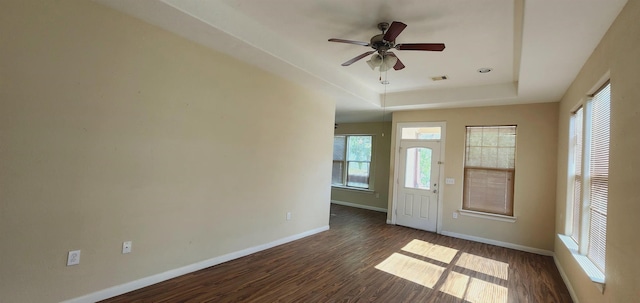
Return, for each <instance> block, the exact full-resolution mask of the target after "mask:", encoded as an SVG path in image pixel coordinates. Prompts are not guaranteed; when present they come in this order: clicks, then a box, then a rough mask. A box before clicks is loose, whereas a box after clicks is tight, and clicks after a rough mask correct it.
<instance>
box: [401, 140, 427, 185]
mask: <svg viewBox="0 0 640 303" xmlns="http://www.w3.org/2000/svg"><path fill="white" fill-rule="evenodd" d="M406 159H407V162H406V164H405V165H406V166H405V178H404V186H405V187H406V188H415V189H425V190H429V189H431V149H430V148H425V147H411V148H407V154H406Z"/></svg>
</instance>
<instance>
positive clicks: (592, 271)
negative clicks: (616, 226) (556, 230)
mask: <svg viewBox="0 0 640 303" xmlns="http://www.w3.org/2000/svg"><path fill="white" fill-rule="evenodd" d="M558 238H559V239H560V241H562V243H563V244H564V246H566V247H567V249H568V250H569V252H571V255H572V256H573V258H574V259H575V260H576V262H578V265H580V267H581V268H582V270H583V271H584V272H585V273H586V274H587V276H588V277H589V279H591V281H593V283H595V284H596V287H598V289H600V292H604V273H603V272H601V271H600V269H598V267H596V265H595V264H593V262H591V260H589V258H587V256H585V255H581V254H580V253H579V252H578V244H577V243H576V242H575V241H573V239H571V237H569V236H565V235H561V234H558Z"/></svg>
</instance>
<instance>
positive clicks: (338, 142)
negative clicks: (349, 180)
mask: <svg viewBox="0 0 640 303" xmlns="http://www.w3.org/2000/svg"><path fill="white" fill-rule="evenodd" d="M344 154H345V137H344V136H335V137H333V160H344Z"/></svg>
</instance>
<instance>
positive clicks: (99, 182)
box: [0, 0, 335, 303]
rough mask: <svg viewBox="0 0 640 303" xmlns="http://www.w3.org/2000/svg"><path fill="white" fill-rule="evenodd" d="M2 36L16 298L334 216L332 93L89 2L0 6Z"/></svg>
mask: <svg viewBox="0 0 640 303" xmlns="http://www.w3.org/2000/svg"><path fill="white" fill-rule="evenodd" d="M0 37H2V38H1V39H2V41H1V42H0V45H2V46H1V49H2V50H1V51H0V298H1V299H0V301H2V302H3V303H10V302H59V301H61V300H64V299H70V298H74V297H78V296H81V295H84V294H88V293H91V292H95V291H98V290H103V289H105V288H108V287H111V286H114V285H120V284H122V283H126V282H129V281H132V280H136V279H140V278H143V277H148V276H150V275H154V274H158V273H161V272H164V271H167V270H171V269H175V268H178V267H182V266H186V265H189V264H193V263H195V262H198V261H202V260H206V259H209V258H213V257H216V256H220V255H223V254H227V253H231V252H235V251H239V250H242V249H245V248H248V247H253V246H256V245H261V244H264V243H268V242H271V241H274V240H277V239H282V238H284V237H287V236H292V235H296V234H300V233H303V232H306V231H310V230H313V229H317V228H321V227H325V226H327V225H328V222H329V198H330V176H331V146H332V142H333V141H332V138H333V119H334V110H335V104H334V101H333V100H330V99H328V98H327V97H325V96H322V95H317V94H315V93H311V92H310V91H308V90H306V89H303V88H301V87H299V86H296V85H294V84H292V83H290V82H287V81H285V80H283V79H281V78H279V77H276V76H273V75H271V74H268V73H266V72H264V71H262V70H259V69H256V68H254V67H251V66H248V65H245V64H243V63H240V62H239V61H237V60H235V59H233V58H231V57H228V56H225V55H222V54H219V53H216V52H214V51H211V50H208V49H205V48H204V47H201V46H198V45H196V44H194V43H191V42H188V41H186V40H184V39H182V38H179V37H177V36H175V35H173V34H170V33H168V32H166V31H163V30H160V29H158V28H156V27H153V26H151V25H148V24H146V23H143V22H142V21H139V20H137V19H134V18H131V17H129V16H126V15H123V14H121V13H117V12H115V11H112V10H110V9H108V8H105V7H102V6H100V5H98V4H95V3H93V2H91V1H80V0H78V1H74V0H65V1H2V2H1V3H0ZM287 211H291V212H293V219H292V220H291V221H286V220H285V213H286V212H287ZM125 240H132V241H133V252H132V253H131V254H128V255H122V254H121V253H120V250H121V245H122V242H123V241H125ZM74 249H81V250H82V257H81V261H82V262H81V264H80V265H78V266H72V267H66V266H65V263H66V256H67V252H68V251H69V250H74Z"/></svg>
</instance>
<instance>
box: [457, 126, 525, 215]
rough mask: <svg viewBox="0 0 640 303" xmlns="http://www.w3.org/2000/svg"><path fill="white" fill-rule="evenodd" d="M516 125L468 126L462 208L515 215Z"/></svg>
mask: <svg viewBox="0 0 640 303" xmlns="http://www.w3.org/2000/svg"><path fill="white" fill-rule="evenodd" d="M515 154H516V126H467V140H466V150H465V162H464V199H463V203H462V209H465V210H473V211H480V212H486V213H493V214H499V215H506V216H513V184H514V175H515Z"/></svg>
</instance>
